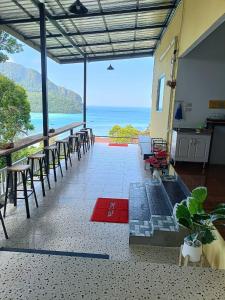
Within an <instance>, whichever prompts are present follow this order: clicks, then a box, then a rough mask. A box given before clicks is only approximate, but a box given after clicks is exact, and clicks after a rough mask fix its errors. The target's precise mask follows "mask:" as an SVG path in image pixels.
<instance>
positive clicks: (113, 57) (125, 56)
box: [60, 51, 153, 64]
mask: <svg viewBox="0 0 225 300" xmlns="http://www.w3.org/2000/svg"><path fill="white" fill-rule="evenodd" d="M151 56H153V51H148V52H140V53H134V54H120V55H109V56H97V57H91V58H87V61H88V62H96V61H107V60H117V59H131V58H141V57H151ZM83 62H84V60H83V59H81V58H78V59H61V60H60V64H73V63H83Z"/></svg>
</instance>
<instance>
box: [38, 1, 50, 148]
mask: <svg viewBox="0 0 225 300" xmlns="http://www.w3.org/2000/svg"><path fill="white" fill-rule="evenodd" d="M38 6H39V14H40V48H41V81H42V115H43V136H44V137H46V138H45V139H44V146H48V144H49V140H48V138H47V137H48V87H47V53H46V16H45V4H44V3H39V4H38Z"/></svg>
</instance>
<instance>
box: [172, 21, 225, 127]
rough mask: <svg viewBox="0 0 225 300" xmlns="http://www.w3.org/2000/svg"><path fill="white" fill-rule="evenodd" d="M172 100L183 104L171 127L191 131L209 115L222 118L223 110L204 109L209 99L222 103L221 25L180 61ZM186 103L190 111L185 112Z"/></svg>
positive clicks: (224, 32) (224, 48)
mask: <svg viewBox="0 0 225 300" xmlns="http://www.w3.org/2000/svg"><path fill="white" fill-rule="evenodd" d="M175 100H176V101H184V102H182V107H183V117H184V119H183V120H180V121H177V120H174V127H185V128H195V127H198V126H199V125H200V124H203V123H204V122H205V120H206V118H207V117H209V116H210V114H215V113H219V114H224V115H225V109H209V108H208V102H209V100H225V25H222V26H221V27H220V28H218V29H217V30H216V31H215V32H214V33H212V34H211V36H209V37H208V38H207V39H206V40H205V41H203V42H202V43H201V44H200V45H199V46H198V47H197V48H195V49H194V50H193V51H192V52H191V53H190V54H189V55H187V56H186V57H185V58H182V59H180V61H179V68H178V74H177V88H176V97H175ZM186 103H192V111H187V112H185V109H184V108H185V104H186ZM177 104H178V102H177ZM177 104H176V105H177ZM175 111H176V108H175Z"/></svg>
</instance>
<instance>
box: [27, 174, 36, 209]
mask: <svg viewBox="0 0 225 300" xmlns="http://www.w3.org/2000/svg"><path fill="white" fill-rule="evenodd" d="M28 172H29V175H30V181H31V188H32V191H33V194H34V200H35V204H36V207H38V201H37V196H36V191H35V188H34V181H33V177H32V175H31V170H30V169H29V171H28Z"/></svg>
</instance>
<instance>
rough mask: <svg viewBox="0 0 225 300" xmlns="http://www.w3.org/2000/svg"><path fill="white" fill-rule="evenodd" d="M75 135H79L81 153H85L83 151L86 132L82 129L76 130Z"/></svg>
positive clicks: (85, 147) (85, 149)
mask: <svg viewBox="0 0 225 300" xmlns="http://www.w3.org/2000/svg"><path fill="white" fill-rule="evenodd" d="M76 135H77V136H79V139H80V143H81V145H82V148H83V154H85V152H87V145H86V137H85V136H86V133H85V132H83V131H78V132H76Z"/></svg>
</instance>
